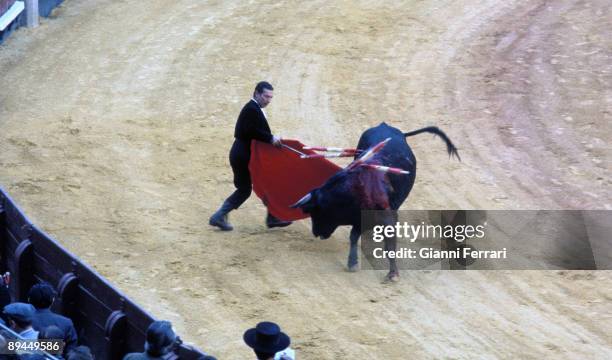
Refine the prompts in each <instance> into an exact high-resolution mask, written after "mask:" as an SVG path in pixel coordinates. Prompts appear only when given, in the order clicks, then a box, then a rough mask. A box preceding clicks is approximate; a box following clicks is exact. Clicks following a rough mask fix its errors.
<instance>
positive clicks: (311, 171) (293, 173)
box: [249, 139, 341, 221]
mask: <svg viewBox="0 0 612 360" xmlns="http://www.w3.org/2000/svg"><path fill="white" fill-rule="evenodd" d="M283 144H285V145H287V146H290V147H292V148H294V149H296V150H298V151H300V152H302V153H304V154H315V152H313V151H312V150H304V149H303V147H304V144H302V143H300V142H299V141H297V140H285V139H283ZM340 169H341V168H340V167H339V166H338V165H336V164H334V163H332V162H331V161H329V160H327V159H324V158H313V159H301V158H300V155H299V154H297V153H295V152H293V151H291V150H289V149H287V148H284V147H283V148H276V147H274V146H272V145H270V144H267V143H263V142H260V141H255V140H253V141H251V160H250V162H249V170H250V172H251V180H252V182H253V190H254V191H255V194H257V196H258V197H259V198H260V199H261V200H262V201H263V203H264V204H266V206H267V207H268V210H269V211H270V213H272V215H274V216H276V217H277V218H279V219H281V220H286V221H289V220H299V219H304V218H307V217H308V214H305V213H303V212H302V210H300V209H292V208H290V207H289V206H290V205H293V204H295V203H296V202H297V201H298V200H300V199H301V198H302V197H303V196H304V195H306V194H307V193H309V192H310V191H311V190H313V189H315V188H317V187H319V186H321V185H323V183H324V182H325V181H326V180H327V179H329V178H330V177H331V176H332V175H333V174H335V173H337V172H338V171H339V170H340Z"/></svg>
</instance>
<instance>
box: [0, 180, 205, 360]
mask: <svg viewBox="0 0 612 360" xmlns="http://www.w3.org/2000/svg"><path fill="white" fill-rule="evenodd" d="M0 257H1V258H0V272H2V273H4V272H5V271H9V272H10V273H11V274H12V279H11V283H10V287H9V290H10V292H11V296H12V297H13V300H14V301H27V292H28V290H29V289H30V287H31V286H32V285H34V284H35V283H37V282H40V281H46V282H48V283H50V284H52V285H53V286H55V288H56V290H57V293H58V298H57V299H56V301H55V302H54V304H53V307H52V310H53V311H55V312H57V313H60V314H62V315H64V316H67V317H69V318H71V319H72V321H73V322H74V325H75V327H76V329H77V333H78V336H79V343H80V344H84V345H87V346H89V347H90V348H91V351H92V353H93V354H94V356H95V358H96V359H97V360H103V359H108V360H116V359H121V357H122V356H123V354H125V353H128V352H140V351H143V348H144V341H145V332H146V329H147V328H148V326H149V324H151V322H152V321H153V320H154V319H153V317H152V316H151V315H149V314H148V313H147V312H146V311H144V310H143V309H142V308H140V307H139V306H138V305H136V304H135V303H133V302H132V301H131V300H130V299H128V298H127V297H126V296H125V295H123V294H122V293H121V292H120V291H119V290H117V289H116V288H115V287H113V286H112V285H111V284H110V283H109V282H108V281H106V280H105V279H104V278H103V277H101V276H100V275H99V274H97V273H96V272H95V271H94V270H93V269H91V268H90V267H89V266H87V265H86V264H84V263H83V262H81V260H79V259H78V258H76V257H75V256H74V255H72V254H71V253H70V252H68V251H67V250H66V249H64V248H63V247H62V246H61V245H59V244H58V243H57V242H56V241H55V240H53V239H51V238H50V237H49V236H48V235H46V234H45V233H44V232H42V231H41V230H40V229H38V228H37V227H35V226H34V225H32V224H31V223H30V221H29V220H28V219H27V218H26V216H25V215H24V214H23V212H21V211H20V210H19V208H18V207H17V206H16V205H15V203H14V202H13V201H12V200H11V198H10V197H9V196H8V195H7V194H6V193H5V192H4V191H3V190H2V189H1V188H0ZM177 354H178V355H177V356H180V358H181V359H187V360H191V359H197V358H198V357H200V356H203V355H204V354H203V353H202V352H200V351H198V350H197V349H194V348H191V347H189V346H184V345H181V347H180V348H179V349H178V350H177Z"/></svg>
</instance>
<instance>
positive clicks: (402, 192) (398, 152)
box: [357, 122, 416, 209]
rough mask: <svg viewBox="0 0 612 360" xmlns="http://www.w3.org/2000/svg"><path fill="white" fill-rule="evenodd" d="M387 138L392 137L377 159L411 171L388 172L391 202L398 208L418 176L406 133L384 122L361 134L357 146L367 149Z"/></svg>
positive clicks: (383, 163)
mask: <svg viewBox="0 0 612 360" xmlns="http://www.w3.org/2000/svg"><path fill="white" fill-rule="evenodd" d="M387 138H391V141H389V142H388V143H387V144H386V145H385V147H384V148H383V149H382V150H381V151H380V152H379V153H378V154H377V155H376V157H375V159H376V160H378V161H379V162H380V163H381V165H384V166H391V167H396V168H400V169H403V170H407V171H409V172H410V174H408V175H395V174H388V177H389V181H390V182H391V187H392V190H391V192H390V194H389V202H390V205H391V208H392V209H398V208H399V207H400V206H401V205H402V203H403V202H404V201H405V200H406V198H407V197H408V194H409V193H410V190H411V189H412V186H413V185H414V180H415V177H416V158H415V157H414V154H413V153H412V150H411V149H410V146H409V145H408V143H407V142H406V137H405V136H404V133H403V132H401V131H400V130H399V129H397V128H394V127H392V126H389V125H387V124H386V123H384V122H383V123H381V124H380V125H378V126H375V127H373V128H370V129H368V130H366V131H365V132H364V133H363V134H362V135H361V138H360V139H359V143H358V144H357V148H358V149H361V150H365V149H368V148H369V147H371V146H374V145H376V144H378V143H380V142H381V141H383V140H385V139H387Z"/></svg>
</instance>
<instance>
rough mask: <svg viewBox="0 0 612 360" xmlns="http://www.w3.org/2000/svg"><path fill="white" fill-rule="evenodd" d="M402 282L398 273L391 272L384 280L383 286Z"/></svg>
mask: <svg viewBox="0 0 612 360" xmlns="http://www.w3.org/2000/svg"><path fill="white" fill-rule="evenodd" d="M399 280H400V278H399V274H398V273H396V272H389V273H388V274H387V276H385V279H384V280H383V284H390V283H396V282H398V281H399Z"/></svg>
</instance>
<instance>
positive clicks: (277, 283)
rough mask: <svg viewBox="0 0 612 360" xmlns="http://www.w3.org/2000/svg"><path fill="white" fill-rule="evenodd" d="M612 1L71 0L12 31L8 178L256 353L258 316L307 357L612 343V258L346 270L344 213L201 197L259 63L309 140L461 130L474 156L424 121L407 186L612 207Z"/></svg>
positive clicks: (56, 230)
mask: <svg viewBox="0 0 612 360" xmlns="http://www.w3.org/2000/svg"><path fill="white" fill-rule="evenodd" d="M145 3H146V4H145ZM143 4H145V5H143ZM383 4H384V5H383ZM611 23H612V3H610V1H609V0H591V1H582V0H558V1H546V0H531V1H517V0H508V1H502V0H453V1H451V0H436V1H434V0H431V1H423V0H420V1H418V0H412V1H403V2H399V1H385V2H382V1H320V0H313V1H308V2H299V1H282V2H281V1H257V2H254V3H252V4H247V3H246V2H244V1H236V0H226V1H220V0H212V1H195V0H191V1H187V0H176V1H169V0H166V1H164V0H150V1H146V2H142V1H127V0H122V1H111V0H100V1H94V0H66V1H65V3H64V5H63V6H61V7H60V8H59V9H58V10H57V11H56V12H55V14H54V16H53V18H51V19H47V20H44V21H43V22H42V25H41V26H40V27H39V28H36V29H21V30H19V31H17V32H16V33H14V34H13V36H11V37H10V38H9V39H8V41H7V42H6V43H5V44H4V45H2V46H0V81H1V82H0V185H1V186H3V187H4V188H5V189H6V190H8V191H9V193H10V194H11V195H12V196H13V197H14V198H15V199H16V200H17V201H18V203H19V204H20V205H21V206H22V208H23V209H24V210H25V211H26V212H27V213H28V214H29V215H30V217H31V219H32V220H33V221H34V222H35V223H37V224H39V225H40V226H41V227H42V228H43V229H45V230H46V231H47V232H48V233H50V234H51V235H52V236H54V237H55V238H57V239H59V240H60V242H61V243H62V244H64V245H65V246H66V247H67V248H69V249H70V250H72V251H74V252H75V253H76V254H78V255H79V256H80V257H82V258H83V259H84V260H85V261H86V262H88V263H89V264H92V265H93V267H94V268H95V269H97V270H98V271H99V272H100V273H101V274H103V275H105V276H107V277H108V278H109V279H110V280H111V281H112V282H114V283H115V284H117V286H118V287H119V288H120V289H122V290H123V291H125V292H126V293H127V294H128V295H129V296H131V297H132V298H134V299H135V300H136V301H137V302H139V303H141V304H143V305H144V307H145V308H146V309H148V310H150V311H151V312H152V313H153V314H154V315H155V316H157V317H160V318H166V319H169V320H171V321H172V322H173V323H174V324H175V326H176V327H177V328H178V331H179V332H180V334H181V336H182V337H183V338H184V339H186V340H187V341H189V342H192V343H194V344H196V345H198V346H199V347H201V348H202V349H205V350H206V351H210V352H211V353H213V354H215V355H217V356H218V357H219V358H220V359H245V358H249V357H250V356H251V353H250V349H248V348H247V347H246V346H245V345H244V344H243V343H242V333H243V331H244V330H245V329H247V328H248V327H251V326H253V325H255V323H257V322H258V321H260V320H263V319H268V320H274V321H277V322H279V323H280V324H281V326H282V327H283V329H285V330H286V331H287V332H288V333H289V334H290V335H291V336H292V339H293V347H294V348H295V349H296V350H297V353H298V356H299V358H300V359H408V358H412V359H430V358H444V359H474V358H479V359H495V358H501V359H543V358H555V359H610V358H612V335H611V334H612V321H611V320H612V315H611V314H612V305H611V304H612V272H610V271H597V272H576V271H489V272H478V271H469V272H459V271H456V272H450V271H411V272H409V271H404V272H403V273H402V280H401V282H400V283H398V284H392V285H382V284H381V283H380V281H381V279H382V277H383V275H384V272H374V271H362V272H359V273H355V274H353V273H348V272H346V271H344V266H345V261H346V256H347V251H348V240H347V236H348V231H347V230H346V229H344V230H342V231H338V232H336V234H335V235H334V236H333V237H332V238H331V239H329V240H327V241H321V240H315V239H313V238H312V236H311V234H310V222H309V221H302V222H300V223H297V224H295V225H292V226H291V227H289V228H286V229H275V230H273V231H268V230H267V229H266V228H265V226H264V222H263V220H264V216H265V209H264V207H263V205H262V204H261V202H260V201H259V200H258V199H257V198H256V197H252V198H251V199H250V200H249V201H248V202H247V203H246V204H245V206H244V208H242V209H240V211H237V212H236V213H232V217H231V220H232V222H233V224H234V225H235V227H236V231H234V232H231V233H229V234H228V233H221V232H217V231H215V230H213V229H211V228H210V227H209V226H208V225H207V219H208V216H209V215H210V214H211V213H212V212H213V211H214V210H215V209H216V207H217V206H218V205H219V204H220V202H221V201H222V199H223V198H224V197H225V196H227V195H228V194H229V193H230V192H231V191H232V183H231V171H230V169H229V165H228V158H227V156H228V155H227V154H228V150H229V147H230V145H231V138H232V134H233V128H234V124H235V120H236V116H237V114H238V112H239V110H240V108H241V106H242V105H243V103H244V102H246V101H247V100H248V99H249V97H250V95H251V91H252V88H253V86H254V84H255V83H256V82H257V81H259V80H261V79H267V80H269V81H270V82H272V84H273V85H274V86H275V89H276V91H275V98H274V101H273V102H272V104H271V105H270V107H269V108H268V109H267V110H268V111H267V112H268V115H269V117H270V124H271V126H272V129H273V130H274V131H275V132H277V133H279V134H281V135H283V136H285V137H290V138H298V139H301V140H302V141H304V142H306V143H309V144H313V145H315V144H319V145H336V146H355V145H356V142H357V139H358V137H359V134H360V133H361V132H362V131H363V130H364V129H366V128H368V127H370V126H373V125H376V124H378V123H379V122H380V121H383V120H384V121H387V122H389V123H391V124H393V125H395V126H397V127H400V128H401V129H403V130H405V131H408V130H412V129H416V128H418V127H421V126H424V125H429V124H435V125H438V126H440V127H441V128H442V129H443V130H445V131H446V132H447V134H448V135H449V136H450V137H451V139H452V140H453V141H454V142H455V143H456V144H457V145H458V147H459V148H460V154H461V156H462V159H463V162H461V163H459V162H455V161H449V160H448V157H447V156H446V154H445V151H444V146H443V145H442V143H441V142H440V141H439V140H438V139H434V138H432V137H431V136H419V137H415V138H412V139H411V145H412V147H413V150H414V152H415V154H416V156H417V158H418V160H419V173H418V176H417V181H416V184H415V187H414V190H413V191H412V194H411V196H410V198H409V200H408V201H407V202H406V203H405V204H404V207H403V208H405V209H456V208H467V209H608V210H609V209H612V191H611V178H610V168H611V159H612V152H611V151H610V140H611V138H612V125H611V124H612V27H611V26H610V24H611Z"/></svg>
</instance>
